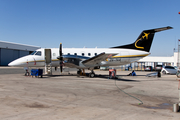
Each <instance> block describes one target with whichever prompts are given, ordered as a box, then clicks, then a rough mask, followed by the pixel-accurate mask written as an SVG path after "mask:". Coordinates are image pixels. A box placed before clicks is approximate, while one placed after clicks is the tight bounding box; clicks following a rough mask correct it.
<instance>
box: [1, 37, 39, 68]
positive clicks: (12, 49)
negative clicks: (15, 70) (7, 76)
mask: <svg viewBox="0 0 180 120" xmlns="http://www.w3.org/2000/svg"><path fill="white" fill-rule="evenodd" d="M39 48H40V47H38V46H31V45H23V44H17V43H11V42H5V41H0V66H7V65H8V63H10V62H11V61H13V60H15V59H17V58H20V57H22V56H25V55H29V54H30V53H31V52H33V51H34V50H36V49H39Z"/></svg>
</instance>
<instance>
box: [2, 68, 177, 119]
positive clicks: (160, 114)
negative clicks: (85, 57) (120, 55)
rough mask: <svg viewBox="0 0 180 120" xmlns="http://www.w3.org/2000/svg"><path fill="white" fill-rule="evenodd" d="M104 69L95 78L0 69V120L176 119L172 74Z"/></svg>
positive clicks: (175, 90) (175, 85)
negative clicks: (132, 73) (112, 74)
mask: <svg viewBox="0 0 180 120" xmlns="http://www.w3.org/2000/svg"><path fill="white" fill-rule="evenodd" d="M135 72H136V74H137V76H127V74H129V73H130V71H117V77H118V79H108V71H98V70H96V71H95V73H96V74H97V76H96V77H95V78H89V77H85V76H79V77H77V75H76V71H71V72H70V73H68V72H64V73H62V74H59V71H53V75H52V76H47V75H44V76H43V78H36V77H33V78H32V77H31V76H24V70H23V68H11V67H0V104H1V105H0V120H94V119H95V120H180V112H177V113H175V112H173V104H174V103H179V102H180V101H179V91H178V83H179V82H178V81H177V80H176V76H175V75H162V77H161V78H158V77H146V75H147V74H149V73H151V72H144V71H135Z"/></svg>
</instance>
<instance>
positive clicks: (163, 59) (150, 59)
mask: <svg viewBox="0 0 180 120" xmlns="http://www.w3.org/2000/svg"><path fill="white" fill-rule="evenodd" d="M138 62H168V63H172V62H174V56H172V57H153V56H147V57H144V58H142V59H140V60H139V61H138Z"/></svg>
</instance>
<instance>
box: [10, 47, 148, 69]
mask: <svg viewBox="0 0 180 120" xmlns="http://www.w3.org/2000/svg"><path fill="white" fill-rule="evenodd" d="M103 52H105V53H111V54H116V55H115V56H112V57H111V58H108V59H106V60H104V61H102V62H101V64H100V65H99V66H119V65H126V64H129V63H133V62H135V61H138V60H139V59H141V58H143V57H145V56H147V55H149V52H145V51H141V50H133V49H122V48H121V49H120V48H113V49H111V48H109V49H108V48H62V53H63V55H78V56H84V57H89V58H91V57H94V56H96V55H98V54H100V53H103ZM38 53H40V54H38ZM58 56H59V49H58V48H51V66H52V67H58V66H59V59H57V57H58ZM8 65H9V66H18V67H43V66H45V49H44V48H41V49H37V50H36V52H34V54H31V55H27V56H24V57H21V58H19V59H16V60H14V61H12V62H11V63H9V64H8ZM88 67H89V66H88ZM88 67H87V66H84V65H83V64H79V68H88ZM92 67H93V65H92Z"/></svg>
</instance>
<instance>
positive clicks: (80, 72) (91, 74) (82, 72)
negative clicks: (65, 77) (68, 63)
mask: <svg viewBox="0 0 180 120" xmlns="http://www.w3.org/2000/svg"><path fill="white" fill-rule="evenodd" d="M77 74H78V76H80V75H83V76H86V73H85V70H84V69H83V71H82V70H81V69H79V70H78V71H77ZM89 77H90V78H93V77H95V73H94V71H93V70H91V72H90V73H89Z"/></svg>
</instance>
